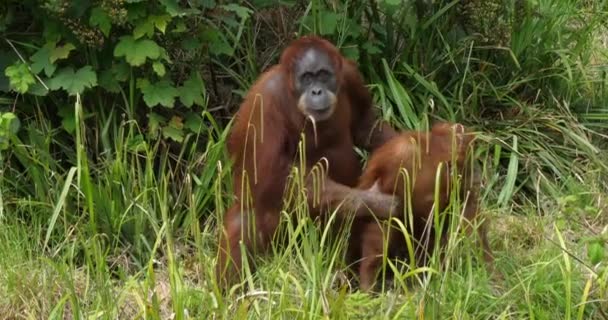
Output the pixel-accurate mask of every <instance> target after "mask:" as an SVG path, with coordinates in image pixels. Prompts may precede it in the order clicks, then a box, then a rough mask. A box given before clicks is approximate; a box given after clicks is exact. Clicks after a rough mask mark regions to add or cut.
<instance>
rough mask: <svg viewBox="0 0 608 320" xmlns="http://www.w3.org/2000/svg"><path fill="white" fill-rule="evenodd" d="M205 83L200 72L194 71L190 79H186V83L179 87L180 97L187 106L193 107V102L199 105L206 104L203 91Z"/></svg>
mask: <svg viewBox="0 0 608 320" xmlns="http://www.w3.org/2000/svg"><path fill="white" fill-rule="evenodd" d="M204 90H205V84H204V83H203V80H202V79H201V76H200V74H199V73H198V72H193V73H192V74H191V75H190V79H188V80H186V81H184V85H183V86H181V87H179V99H180V101H181V102H182V103H183V104H184V105H185V106H186V107H192V104H195V103H196V104H198V105H199V106H204V105H205V99H204V98H203V92H204Z"/></svg>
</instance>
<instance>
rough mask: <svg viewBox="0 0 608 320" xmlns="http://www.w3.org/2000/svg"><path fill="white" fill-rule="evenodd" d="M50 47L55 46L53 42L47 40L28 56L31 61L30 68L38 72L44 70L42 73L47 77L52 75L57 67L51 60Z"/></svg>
mask: <svg viewBox="0 0 608 320" xmlns="http://www.w3.org/2000/svg"><path fill="white" fill-rule="evenodd" d="M52 48H55V44H54V43H52V42H49V43H47V44H45V45H44V46H43V47H42V48H40V50H38V51H37V52H36V53H34V55H32V56H31V57H30V60H31V61H32V65H31V68H32V72H33V73H40V71H42V70H44V74H45V75H46V76H47V77H50V76H52V75H53V73H54V72H55V70H56V69H57V65H55V64H53V63H52V62H51V50H52Z"/></svg>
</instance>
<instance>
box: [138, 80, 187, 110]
mask: <svg viewBox="0 0 608 320" xmlns="http://www.w3.org/2000/svg"><path fill="white" fill-rule="evenodd" d="M138 86H139V87H140V89H141V92H142V93H143V95H144V102H146V105H148V107H154V106H156V105H158V104H160V105H162V106H164V107H167V108H173V104H174V102H175V97H176V96H177V95H178V94H179V91H178V90H177V89H176V88H175V87H173V86H172V85H171V83H169V81H167V80H161V81H159V82H157V83H155V84H152V83H150V82H148V81H147V80H145V81H141V83H139V84H138Z"/></svg>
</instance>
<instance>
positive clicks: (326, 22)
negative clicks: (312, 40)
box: [319, 11, 338, 35]
mask: <svg viewBox="0 0 608 320" xmlns="http://www.w3.org/2000/svg"><path fill="white" fill-rule="evenodd" d="M319 16H320V17H319V19H320V20H321V21H320V22H319V24H320V29H321V30H320V33H321V34H322V35H330V34H333V33H334V32H335V31H336V26H338V15H337V14H336V13H334V12H331V11H323V12H322V13H321V14H320V15H319Z"/></svg>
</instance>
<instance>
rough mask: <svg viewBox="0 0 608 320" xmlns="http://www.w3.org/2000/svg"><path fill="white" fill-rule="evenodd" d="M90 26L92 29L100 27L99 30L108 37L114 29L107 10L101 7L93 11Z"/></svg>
mask: <svg viewBox="0 0 608 320" xmlns="http://www.w3.org/2000/svg"><path fill="white" fill-rule="evenodd" d="M89 25H91V27H99V30H101V32H102V33H103V35H104V36H106V37H107V36H109V35H110V30H111V29H112V20H111V19H110V17H109V16H108V14H107V13H106V11H105V10H103V9H102V8H100V7H95V8H93V10H91V18H90V19H89Z"/></svg>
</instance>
